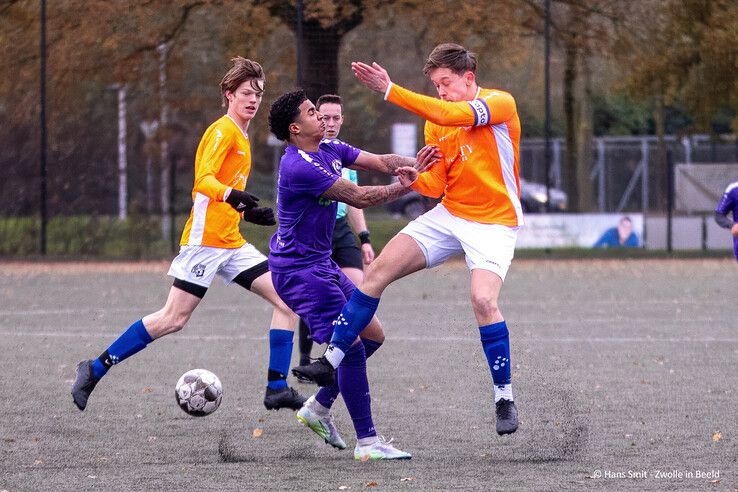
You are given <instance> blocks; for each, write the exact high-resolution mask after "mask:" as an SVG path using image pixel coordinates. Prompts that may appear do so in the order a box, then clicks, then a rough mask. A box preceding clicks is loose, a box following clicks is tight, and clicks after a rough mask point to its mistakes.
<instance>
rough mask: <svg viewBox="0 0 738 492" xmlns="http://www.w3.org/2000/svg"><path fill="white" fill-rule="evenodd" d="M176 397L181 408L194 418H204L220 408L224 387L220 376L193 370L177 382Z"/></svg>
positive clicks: (205, 370) (201, 370) (204, 370)
mask: <svg viewBox="0 0 738 492" xmlns="http://www.w3.org/2000/svg"><path fill="white" fill-rule="evenodd" d="M174 397H175V398H176V399H177V405H179V408H181V409H182V410H184V411H185V412H187V413H188V414H190V415H192V416H195V417H204V416H205V415H210V414H211V413H213V412H214V411H216V410H217V409H218V407H219V406H220V400H221V399H222V398H223V386H222V385H221V384H220V379H218V376H216V375H215V374H213V373H212V372H210V371H208V370H207V369H192V370H191V371H187V372H186V373H184V374H182V377H181V378H179V381H177V386H176V387H175V388H174Z"/></svg>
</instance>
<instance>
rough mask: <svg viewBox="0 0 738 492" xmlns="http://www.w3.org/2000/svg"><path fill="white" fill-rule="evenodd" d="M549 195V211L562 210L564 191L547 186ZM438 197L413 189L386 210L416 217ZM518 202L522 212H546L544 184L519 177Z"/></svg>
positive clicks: (565, 202)
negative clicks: (424, 194) (429, 196)
mask: <svg viewBox="0 0 738 492" xmlns="http://www.w3.org/2000/svg"><path fill="white" fill-rule="evenodd" d="M549 195H550V196H551V212H564V211H566V208H567V205H568V203H567V196H566V193H565V192H564V191H562V190H560V189H558V188H549ZM439 201H440V199H434V198H428V197H426V196H423V195H421V194H420V193H417V192H415V191H411V192H410V193H408V194H406V195H403V196H401V197H400V198H398V199H397V200H395V201H392V202H389V203H388V204H387V205H386V207H387V211H388V212H389V213H391V214H392V215H393V216H394V217H403V216H404V217H407V218H408V219H411V220H412V219H416V218H417V217H418V216H420V215H422V214H424V213H425V212H427V211H428V210H430V209H432V208H433V207H435V206H436V204H437V203H438V202H439ZM520 204H521V205H522V207H523V212H524V213H533V214H536V213H545V212H546V185H544V184H540V183H532V182H530V181H527V180H525V179H523V178H520Z"/></svg>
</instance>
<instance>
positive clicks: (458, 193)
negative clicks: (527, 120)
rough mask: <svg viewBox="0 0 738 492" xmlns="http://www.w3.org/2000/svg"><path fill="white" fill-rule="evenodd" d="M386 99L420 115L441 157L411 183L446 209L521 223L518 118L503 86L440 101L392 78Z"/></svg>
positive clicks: (508, 223)
mask: <svg viewBox="0 0 738 492" xmlns="http://www.w3.org/2000/svg"><path fill="white" fill-rule="evenodd" d="M386 98H387V100H388V101H390V102H392V103H394V104H397V105H398V106H401V107H403V108H405V109H407V110H409V111H412V112H413V113H416V114H417V115H419V116H421V117H423V118H424V119H425V120H427V121H426V124H425V143H426V144H428V145H435V146H437V147H439V148H440V149H441V152H442V153H443V156H444V159H443V161H442V162H439V163H437V164H435V165H434V166H433V167H432V168H431V169H430V170H429V171H427V172H424V173H422V174H421V175H420V176H419V177H418V180H417V181H416V182H415V183H413V185H412V188H413V189H414V190H415V191H417V192H418V193H421V194H423V195H426V196H432V197H438V196H441V194H443V193H445V196H444V197H443V200H442V202H441V203H443V205H444V206H445V207H446V209H448V211H449V212H450V213H451V214H452V215H455V216H456V217H460V218H462V219H467V220H471V221H474V222H481V223H484V224H502V225H506V226H512V227H516V226H521V225H523V209H522V207H521V205H520V177H519V156H520V120H519V118H518V113H517V110H516V107H515V99H513V97H512V96H511V95H510V94H508V93H507V92H503V91H499V90H494V89H481V88H480V89H479V90H478V91H477V95H476V98H475V99H473V100H471V101H458V102H450V101H442V100H440V99H436V98H433V97H428V96H423V95H420V94H417V93H415V92H412V91H409V90H407V89H405V88H403V87H400V86H398V85H396V84H392V85H391V86H390V88H389V90H388V92H387V96H386Z"/></svg>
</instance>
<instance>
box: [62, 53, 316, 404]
mask: <svg viewBox="0 0 738 492" xmlns="http://www.w3.org/2000/svg"><path fill="white" fill-rule="evenodd" d="M232 61H233V67H231V69H230V70H229V71H228V72H227V73H226V74H225V76H224V77H223V80H222V81H221V84H220V87H221V92H222V95H223V105H224V106H225V107H226V108H227V112H226V114H225V115H224V116H223V117H221V118H220V119H218V120H217V121H216V122H215V123H213V124H212V125H210V127H209V128H208V129H207V131H206V132H205V134H204V135H203V137H202V140H201V141H200V145H199V147H198V148H197V155H196V158H195V183H194V186H193V188H192V202H193V205H192V211H191V212H190V217H189V219H188V220H187V224H186V225H185V228H184V231H183V233H182V240H181V242H180V245H181V248H180V252H179V255H177V257H176V258H175V259H174V260H173V261H172V265H171V267H170V268H169V275H171V276H172V277H174V282H173V285H172V287H171V289H170V290H169V296H168V298H167V301H166V304H165V305H164V307H163V308H161V309H160V310H159V311H156V312H155V313H151V314H149V315H147V316H144V317H143V318H141V319H139V320H137V321H135V322H134V323H133V324H132V325H131V326H130V327H128V329H127V330H126V331H124V332H123V333H122V334H121V335H120V336H119V337H118V338H117V339H116V340H115V341H114V342H113V343H112V345H110V346H109V347H108V349H107V350H105V351H104V352H103V353H102V354H101V355H100V356H99V357H98V358H97V359H93V360H83V361H81V362H80V363H79V364H78V365H77V374H76V378H75V381H74V383H73V384H72V390H71V392H72V399H73V401H74V403H75V405H77V407H78V408H79V409H80V410H84V409H85V408H86V407H87V401H88V399H89V397H90V394H91V393H92V390H93V389H95V386H96V385H97V383H98V382H99V381H100V379H102V377H103V376H104V375H105V374H107V372H108V370H109V369H110V368H111V367H113V366H114V365H115V364H118V363H119V362H122V361H123V360H125V359H127V358H129V357H131V356H132V355H134V354H136V353H137V352H139V351H141V350H143V349H144V348H146V346H147V345H148V344H149V343H151V342H152V341H154V340H156V339H157V338H160V337H163V336H165V335H168V334H170V333H174V332H176V331H179V330H181V329H182V328H183V327H184V325H185V324H186V323H187V321H188V320H189V319H190V316H191V315H192V313H193V311H194V310H195V308H196V307H197V306H198V305H199V304H200V301H201V300H202V298H203V296H205V293H206V292H207V290H208V288H209V287H210V284H211V283H212V281H213V280H214V279H215V277H216V276H219V277H220V278H221V279H222V280H223V281H224V282H225V283H226V284H231V283H235V284H237V285H240V286H241V287H244V288H245V289H247V290H249V291H251V292H253V293H255V294H257V295H258V296H260V297H262V298H263V299H264V300H266V301H267V302H269V303H270V304H271V305H272V306H273V308H274V309H273V312H272V319H271V328H270V330H269V349H270V351H269V372H268V383H267V388H266V396H265V397H264V405H265V406H266V407H267V408H268V409H279V408H291V409H293V410H298V409H300V408H301V407H302V404H303V403H304V402H305V398H303V397H302V396H300V395H299V394H298V393H297V392H296V391H295V390H294V389H292V388H290V387H289V386H288V385H287V381H286V378H287V373H288V371H289V365H290V359H291V356H292V338H293V331H294V325H295V322H296V321H297V317H296V316H295V314H294V313H293V312H292V310H290V308H288V307H287V305H286V304H285V303H284V302H282V300H281V299H280V298H279V296H278V295H277V293H276V291H275V290H274V285H273V284H272V276H271V273H270V272H269V267H268V262H267V258H266V256H264V255H263V254H262V253H260V252H259V251H258V250H257V249H256V248H254V246H252V245H251V244H249V243H247V242H246V241H245V240H244V238H243V237H242V236H241V233H240V232H239V227H238V225H239V223H240V221H241V218H242V217H243V219H244V220H247V221H249V222H252V223H254V224H257V225H274V224H275V223H276V222H275V220H274V212H273V211H272V209H271V208H267V207H257V202H258V201H259V199H258V198H256V197H255V196H253V195H251V194H250V193H247V192H246V191H244V188H245V186H246V181H247V179H248V175H249V171H250V170H251V148H250V145H249V138H248V135H247V133H246V131H247V130H248V127H249V123H250V122H251V120H252V119H253V117H254V115H255V114H256V111H257V110H258V109H259V105H260V104H261V99H262V95H263V93H264V71H263V69H262V68H261V65H259V64H258V63H256V62H254V61H251V60H247V59H245V58H241V57H237V58H234V59H233V60H232Z"/></svg>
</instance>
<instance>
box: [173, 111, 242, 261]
mask: <svg viewBox="0 0 738 492" xmlns="http://www.w3.org/2000/svg"><path fill="white" fill-rule="evenodd" d="M250 170H251V146H250V144H249V137H248V135H246V134H245V133H244V132H243V130H241V128H240V127H239V126H238V125H237V124H236V122H235V121H233V120H232V119H231V117H230V116H228V115H224V116H223V117H221V118H220V119H218V120H217V121H216V122H215V123H213V124H212V125H210V127H208V129H207V130H206V131H205V134H204V135H203V136H202V140H200V145H199V146H198V147H197V154H196V156H195V185H194V186H193V188H192V202H193V205H192V210H191V211H190V218H189V219H187V224H185V228H184V231H182V240H181V241H180V244H182V245H185V244H190V245H200V246H211V247H214V248H240V247H241V246H243V245H244V243H245V242H246V241H245V240H244V238H243V236H241V232H240V231H239V229H238V224H239V223H240V222H241V215H240V214H239V213H238V212H236V210H235V209H234V208H233V207H231V206H230V205H229V204H227V203H226V202H224V201H223V194H224V193H225V191H226V190H227V189H228V188H229V187H230V188H233V189H236V190H243V189H244V188H246V180H247V178H248V176H249V171H250Z"/></svg>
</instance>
